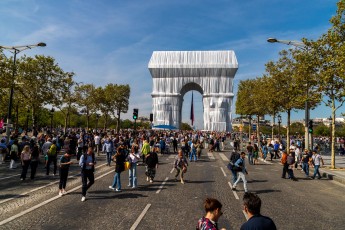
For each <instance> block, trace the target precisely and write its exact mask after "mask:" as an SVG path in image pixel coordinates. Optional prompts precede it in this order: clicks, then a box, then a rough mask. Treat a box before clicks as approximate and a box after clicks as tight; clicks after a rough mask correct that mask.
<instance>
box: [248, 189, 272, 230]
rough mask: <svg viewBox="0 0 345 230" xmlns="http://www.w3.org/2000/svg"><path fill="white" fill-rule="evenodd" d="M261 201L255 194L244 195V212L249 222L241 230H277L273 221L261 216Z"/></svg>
mask: <svg viewBox="0 0 345 230" xmlns="http://www.w3.org/2000/svg"><path fill="white" fill-rule="evenodd" d="M260 209H261V199H260V197H259V196H257V195H256V194H254V193H250V192H248V193H245V194H244V195H243V211H244V212H245V213H246V214H247V217H248V220H247V222H245V223H244V224H242V226H241V230H276V229H277V227H276V225H275V224H274V222H273V220H272V219H271V218H269V217H267V216H263V215H261V214H260Z"/></svg>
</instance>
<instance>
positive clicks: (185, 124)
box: [180, 122, 193, 130]
mask: <svg viewBox="0 0 345 230" xmlns="http://www.w3.org/2000/svg"><path fill="white" fill-rule="evenodd" d="M180 129H181V130H193V129H192V127H191V126H190V125H189V124H188V123H184V122H181V126H180Z"/></svg>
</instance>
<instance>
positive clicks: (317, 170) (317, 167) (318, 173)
mask: <svg viewBox="0 0 345 230" xmlns="http://www.w3.org/2000/svg"><path fill="white" fill-rule="evenodd" d="M319 168H320V165H314V176H313V178H315V176H316V174H317V175H318V176H319V178H321V174H320V172H319Z"/></svg>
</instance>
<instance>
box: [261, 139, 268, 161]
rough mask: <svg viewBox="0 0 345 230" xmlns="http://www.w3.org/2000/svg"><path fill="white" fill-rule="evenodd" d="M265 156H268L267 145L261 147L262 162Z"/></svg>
mask: <svg viewBox="0 0 345 230" xmlns="http://www.w3.org/2000/svg"><path fill="white" fill-rule="evenodd" d="M267 154H268V147H267V143H264V144H263V146H262V157H263V158H264V162H266V158H267Z"/></svg>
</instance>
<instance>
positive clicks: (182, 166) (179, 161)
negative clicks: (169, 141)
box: [174, 149, 188, 184]
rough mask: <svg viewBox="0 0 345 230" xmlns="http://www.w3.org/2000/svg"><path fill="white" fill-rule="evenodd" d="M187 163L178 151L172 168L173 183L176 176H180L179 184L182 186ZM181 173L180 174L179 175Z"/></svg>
mask: <svg viewBox="0 0 345 230" xmlns="http://www.w3.org/2000/svg"><path fill="white" fill-rule="evenodd" d="M187 166H188V162H187V159H186V157H185V156H184V154H183V152H182V150H181V149H180V150H178V154H177V156H176V157H175V161H174V168H175V170H176V174H175V181H177V177H178V175H180V180H181V184H184V180H183V175H184V174H185V173H186V172H187ZM180 173H181V174H180Z"/></svg>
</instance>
